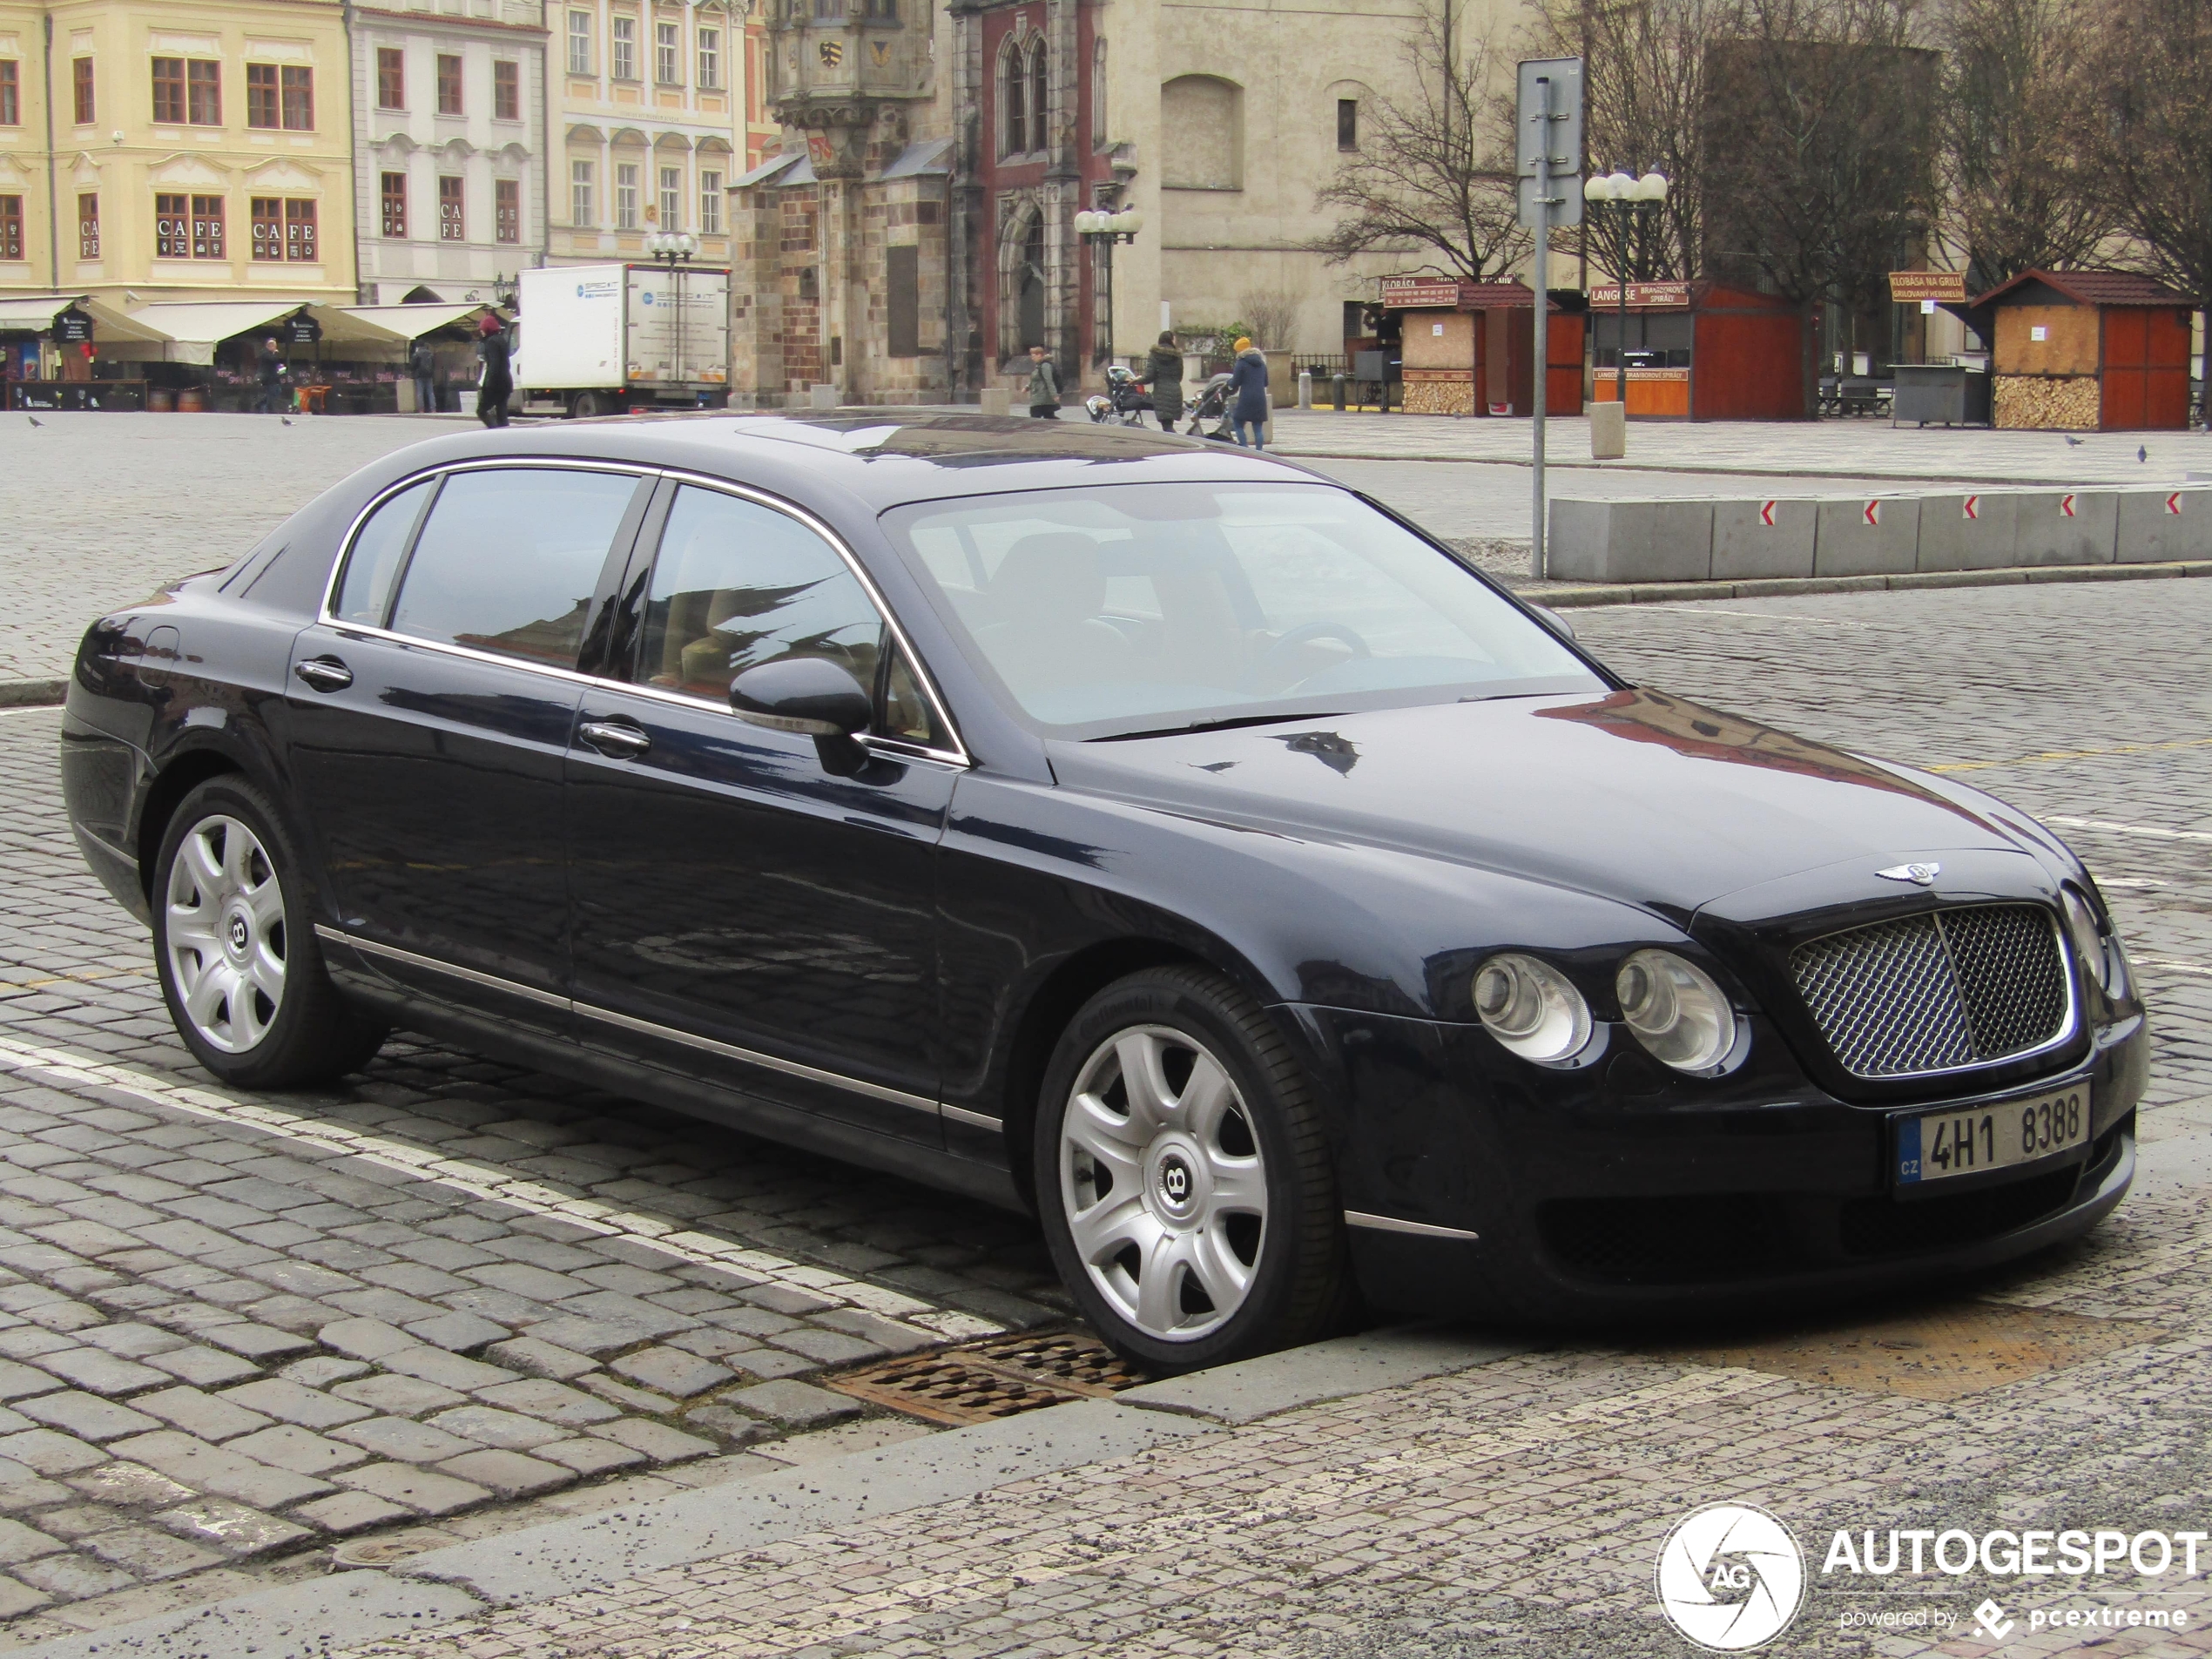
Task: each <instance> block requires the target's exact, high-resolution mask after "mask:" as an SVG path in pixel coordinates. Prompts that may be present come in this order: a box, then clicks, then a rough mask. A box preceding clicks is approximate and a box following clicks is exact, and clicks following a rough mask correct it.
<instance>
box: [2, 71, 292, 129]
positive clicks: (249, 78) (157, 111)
mask: <svg viewBox="0 0 2212 1659" xmlns="http://www.w3.org/2000/svg"><path fill="white" fill-rule="evenodd" d="M0 67H4V68H5V69H7V70H9V71H12V70H13V69H14V68H15V65H14V64H6V65H0ZM13 84H14V76H13V75H12V74H10V75H9V77H8V79H7V80H6V82H4V83H0V85H4V86H5V87H6V88H7V89H8V90H10V91H12V90H13ZM246 84H247V85H248V87H249V88H250V87H251V86H252V84H253V71H252V70H250V69H249V70H248V71H246ZM6 102H7V104H8V105H9V110H8V111H0V114H5V116H6V118H5V119H4V120H0V125H6V126H13V125H15V120H14V118H13V114H12V109H13V105H14V104H15V99H14V98H12V97H11V98H8V99H7V100H6ZM246 110H247V116H246V118H247V120H248V121H249V122H250V121H251V120H252V119H253V115H252V111H253V92H252V91H250V90H249V91H247V93H246ZM153 119H154V125H157V126H182V125H184V124H185V60H184V59H183V58H181V57H157V58H155V59H154V60H153Z"/></svg>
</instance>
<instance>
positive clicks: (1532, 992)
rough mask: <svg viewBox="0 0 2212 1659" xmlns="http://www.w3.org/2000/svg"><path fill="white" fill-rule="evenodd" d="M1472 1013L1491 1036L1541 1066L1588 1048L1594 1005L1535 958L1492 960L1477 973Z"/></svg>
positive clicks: (1561, 976) (1568, 1058) (1496, 957)
mask: <svg viewBox="0 0 2212 1659" xmlns="http://www.w3.org/2000/svg"><path fill="white" fill-rule="evenodd" d="M1474 1012H1475V1017H1476V1018H1478V1019H1480V1021H1481V1022H1482V1024H1483V1028H1485V1029H1486V1030H1487V1031H1488V1032H1489V1033H1490V1035H1492V1036H1494V1037H1495V1038H1497V1040H1498V1041H1499V1042H1502V1043H1503V1044H1505V1046H1506V1047H1507V1048H1508V1049H1512V1050H1513V1052H1514V1053H1515V1054H1517V1055H1520V1056H1521V1058H1522V1059H1524V1060H1534V1061H1535V1062H1538V1063H1539V1064H1553V1063H1555V1062H1559V1061H1562V1060H1571V1059H1573V1058H1574V1057H1575V1055H1578V1054H1580V1053H1581V1051H1582V1050H1583V1049H1585V1048H1586V1047H1588V1044H1589V1040H1590V1005H1589V1004H1588V1002H1585V1001H1583V1000H1582V994H1581V992H1580V991H1578V990H1576V989H1575V987H1574V985H1573V983H1572V982H1570V981H1568V978H1567V976H1566V975H1565V974H1562V973H1561V972H1560V971H1559V970H1558V969H1557V968H1554V967H1552V966H1551V965H1550V964H1548V963H1547V962H1541V961H1537V960H1536V958H1534V956H1522V955H1519V954H1507V955H1504V956H1493V957H1492V958H1491V959H1490V960H1489V961H1487V962H1485V963H1483V964H1482V966H1481V967H1480V968H1477V969H1476V970H1475V974H1474Z"/></svg>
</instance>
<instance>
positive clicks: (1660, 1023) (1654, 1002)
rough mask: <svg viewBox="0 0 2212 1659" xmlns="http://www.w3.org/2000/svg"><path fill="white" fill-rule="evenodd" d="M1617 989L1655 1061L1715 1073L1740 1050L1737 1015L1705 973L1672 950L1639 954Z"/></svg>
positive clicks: (1625, 968)
mask: <svg viewBox="0 0 2212 1659" xmlns="http://www.w3.org/2000/svg"><path fill="white" fill-rule="evenodd" d="M1613 988H1614V990H1615V992H1616V993H1618V994H1619V995H1620V998H1621V1017H1622V1019H1624V1020H1626V1021H1627V1022H1628V1024H1629V1030H1631V1031H1633V1032H1635V1038H1636V1041H1637V1042H1641V1043H1642V1044H1643V1046H1644V1048H1645V1049H1648V1050H1649V1052H1650V1054H1651V1057H1652V1058H1653V1059H1655V1060H1661V1061H1664V1062H1666V1063H1667V1064H1668V1065H1670V1066H1672V1067H1673V1068H1674V1069H1676V1071H1693V1072H1695V1071H1710V1070H1711V1069H1713V1068H1714V1067H1715V1066H1717V1065H1719V1064H1720V1063H1721V1062H1722V1061H1723V1060H1725V1059H1727V1058H1728V1056H1729V1053H1730V1050H1731V1049H1734V1048H1735V1047H1736V1011H1735V1010H1734V1009H1733V1008H1730V1007H1729V1005H1728V998H1727V996H1726V995H1724V994H1723V992H1722V990H1721V988H1720V987H1719V986H1717V985H1716V984H1714V983H1713V981H1712V979H1711V978H1710V976H1709V975H1708V974H1706V973H1705V971H1704V969H1703V968H1699V967H1697V966H1696V964H1695V963H1693V962H1686V961H1683V959H1682V958H1681V957H1679V956H1677V955H1676V954H1674V953H1673V952H1672V951H1666V950H1640V951H1638V952H1636V954H1635V955H1633V956H1631V957H1629V960H1628V961H1625V962H1622V964H1621V971H1620V972H1619V973H1618V974H1615V976H1614V980H1613Z"/></svg>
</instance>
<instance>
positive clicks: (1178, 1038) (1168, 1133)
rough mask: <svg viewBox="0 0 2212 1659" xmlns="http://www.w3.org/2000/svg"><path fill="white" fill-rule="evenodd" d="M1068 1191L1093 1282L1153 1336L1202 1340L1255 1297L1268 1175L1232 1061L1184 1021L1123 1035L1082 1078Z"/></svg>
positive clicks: (1065, 1148)
mask: <svg viewBox="0 0 2212 1659" xmlns="http://www.w3.org/2000/svg"><path fill="white" fill-rule="evenodd" d="M1060 1197H1061V1204H1062V1208H1063V1209H1064V1211H1065V1212H1066V1214H1067V1217H1068V1231H1069V1235H1070V1236H1071V1238H1073V1239H1074V1241H1075V1246H1076V1254H1077V1255H1078V1256H1079V1257H1081V1258H1082V1263H1083V1267H1084V1269H1085V1271H1088V1272H1089V1275H1090V1281H1091V1283H1092V1284H1093V1285H1096V1287H1097V1289H1098V1291H1100V1293H1101V1294H1102V1295H1103V1296H1104V1297H1105V1298H1106V1299H1107V1301H1108V1302H1109V1304H1110V1305H1112V1307H1113V1309H1114V1311H1115V1312H1117V1313H1119V1314H1120V1315H1121V1316H1122V1318H1124V1319H1126V1320H1128V1321H1129V1322H1130V1324H1131V1325H1135V1326H1136V1328H1137V1329H1138V1330H1140V1331H1142V1332H1143V1333H1144V1334H1145V1335H1147V1336H1149V1337H1153V1338H1157V1339H1159V1340H1161V1341H1165V1342H1191V1341H1195V1340H1197V1339H1198V1338H1200V1337H1204V1336H1206V1335H1208V1334H1210V1333H1211V1332H1214V1331H1215V1330H1217V1329H1218V1328H1219V1327H1220V1326H1221V1325H1222V1324H1223V1323H1224V1321H1226V1320H1227V1319H1228V1318H1230V1317H1231V1315H1233V1314H1234V1313H1235V1312H1237V1310H1238V1308H1239V1307H1241V1306H1243V1305H1244V1298H1245V1297H1246V1296H1247V1295H1248V1294H1249V1293H1250V1292H1251V1286H1252V1280H1253V1278H1254V1276H1255V1275H1256V1274H1257V1273H1258V1269H1259V1252H1260V1241H1261V1238H1262V1235H1263V1233H1264V1229H1265V1226H1266V1222H1267V1174H1266V1170H1265V1169H1264V1166H1263V1164H1262V1163H1261V1157H1260V1150H1259V1138H1258V1136H1257V1135H1256V1134H1255V1133H1254V1132H1253V1129H1252V1123H1251V1116H1250V1113H1249V1111H1248V1109H1246V1107H1245V1105H1244V1096H1242V1095H1240V1094H1239V1093H1238V1089H1237V1085H1236V1083H1235V1082H1233V1081H1232V1080H1231V1077H1230V1076H1229V1071H1228V1068H1226V1067H1225V1066H1224V1065H1223V1064H1222V1063H1221V1062H1220V1061H1218V1060H1217V1059H1216V1058H1215V1057H1214V1056H1213V1055H1211V1053H1209V1052H1208V1051H1207V1050H1206V1049H1205V1047H1204V1045H1203V1044H1202V1043H1200V1042H1197V1040H1196V1039H1194V1038H1192V1037H1190V1035H1187V1034H1185V1033H1184V1032H1181V1031H1177V1030H1176V1029H1174V1028H1172V1027H1170V1026H1163V1025H1139V1026H1130V1027H1129V1028H1126V1029H1124V1030H1122V1031H1119V1032H1116V1034H1115V1035H1113V1036H1111V1037H1109V1038H1108V1039H1107V1040H1106V1041H1105V1042H1102V1043H1100V1044H1099V1045H1098V1047H1097V1048H1096V1049H1094V1050H1092V1052H1091V1055H1090V1058H1089V1059H1088V1060H1086V1061H1085V1062H1083V1067H1082V1071H1081V1072H1079V1073H1078V1074H1077V1075H1076V1085H1075V1088H1074V1089H1073V1091H1072V1092H1071V1093H1070V1095H1069V1100H1068V1109H1067V1111H1066V1113H1065V1114H1064V1115H1063V1116H1062V1119H1061V1124H1060Z"/></svg>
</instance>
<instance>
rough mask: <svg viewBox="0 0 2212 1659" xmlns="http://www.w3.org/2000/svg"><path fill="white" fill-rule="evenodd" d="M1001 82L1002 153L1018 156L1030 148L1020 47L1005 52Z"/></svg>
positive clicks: (1027, 101)
mask: <svg viewBox="0 0 2212 1659" xmlns="http://www.w3.org/2000/svg"><path fill="white" fill-rule="evenodd" d="M1001 81H1002V82H1003V83H1004V90H1003V91H1001V93H1000V95H999V101H1000V102H1001V104H1003V105H1005V106H1006V107H1005V110H1004V111H1003V114H1004V118H1005V122H1006V136H1005V139H1004V142H1003V147H1002V149H1001V153H1002V154H1005V155H1009V156H1018V155H1020V154H1021V153H1022V152H1023V151H1024V150H1027V149H1028V147H1029V118H1028V105H1029V99H1028V86H1029V82H1028V73H1027V66H1026V64H1025V61H1024V59H1023V58H1022V50H1021V48H1020V47H1018V46H1015V47H1009V48H1008V50H1007V54H1006V73H1005V74H1004V75H1003V76H1001Z"/></svg>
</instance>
